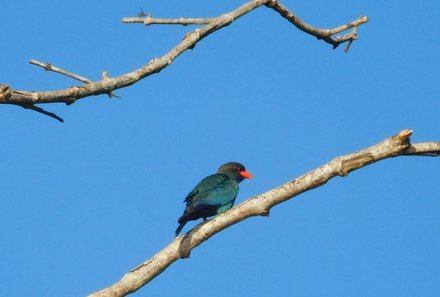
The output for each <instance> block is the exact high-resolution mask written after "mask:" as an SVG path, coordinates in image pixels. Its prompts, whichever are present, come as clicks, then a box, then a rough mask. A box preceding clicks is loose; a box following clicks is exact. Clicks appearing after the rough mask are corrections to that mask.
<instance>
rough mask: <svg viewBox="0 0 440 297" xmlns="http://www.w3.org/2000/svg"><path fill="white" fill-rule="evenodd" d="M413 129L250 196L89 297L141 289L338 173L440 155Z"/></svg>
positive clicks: (109, 296)
mask: <svg viewBox="0 0 440 297" xmlns="http://www.w3.org/2000/svg"><path fill="white" fill-rule="evenodd" d="M411 134H412V131H411V130H403V131H402V132H400V133H398V134H397V135H394V136H392V137H390V138H387V139H385V140H383V141H381V142H379V143H378V144H375V145H373V146H371V147H368V148H365V149H363V150H360V151H357V152H354V153H351V154H348V155H344V156H340V157H337V158H335V159H333V160H332V161H330V162H328V163H326V164H324V165H322V166H321V167H319V168H316V169H314V170H312V171H310V172H308V173H306V174H304V175H302V176H300V177H298V178H296V179H294V180H292V181H289V182H287V183H285V184H283V185H281V186H279V187H276V188H274V189H272V190H269V191H267V192H266V193H263V194H260V195H258V196H255V197H253V198H251V199H248V200H246V201H244V202H243V203H241V204H240V205H238V206H237V207H234V208H232V209H230V210H228V211H226V212H224V213H222V214H219V215H218V216H216V217H215V218H213V219H212V220H209V221H207V222H205V223H202V224H200V225H198V226H196V227H195V228H194V229H193V230H191V231H189V232H188V233H186V234H185V235H184V236H179V237H177V238H176V239H174V240H173V241H172V242H171V243H170V244H169V245H168V246H167V247H165V248H164V249H163V250H161V251H159V252H158V253H157V254H156V255H154V256H153V257H151V258H150V259H149V260H147V261H145V262H144V263H142V264H141V265H139V266H138V267H136V268H135V269H133V270H132V271H130V272H128V273H127V274H126V275H125V276H124V277H123V278H122V279H121V280H120V281H118V282H116V283H115V284H114V285H112V286H110V287H108V288H105V289H103V290H101V291H98V292H95V293H93V294H91V295H89V297H104V296H105V297H121V296H126V295H128V294H130V293H133V292H135V291H137V290H139V289H140V288H141V287H142V286H144V285H146V284H147V283H148V282H150V281H151V280H152V279H154V278H155V277H156V276H157V275H159V274H160V273H162V272H163V271H164V270H165V269H166V268H167V267H168V266H170V265H171V264H172V263H173V262H175V261H176V260H178V259H180V258H187V257H189V254H190V252H191V250H192V249H194V248H195V247H197V246H198V245H200V244H202V243H203V242H204V241H206V240H208V239H209V238H210V237H211V236H213V235H214V234H216V233H218V232H220V231H222V230H224V229H226V228H227V227H229V226H231V225H234V224H237V223H239V222H241V221H243V220H245V219H248V218H250V217H253V216H268V215H269V211H270V209H271V208H272V207H274V206H275V205H278V204H280V203H283V202H285V201H287V200H289V199H292V198H294V197H296V196H298V195H299V194H301V193H304V192H306V191H309V190H312V189H314V188H317V187H320V186H322V185H324V184H326V183H327V182H328V181H329V180H331V179H332V178H333V177H335V176H347V175H348V174H349V173H350V172H351V171H354V170H357V169H360V168H362V167H365V166H367V165H369V164H372V163H375V162H378V161H381V160H384V159H388V158H393V157H398V156H403V155H409V156H411V155H424V154H429V155H431V156H434V155H435V156H438V155H440V142H428V143H415V144H411V143H410V136H411Z"/></svg>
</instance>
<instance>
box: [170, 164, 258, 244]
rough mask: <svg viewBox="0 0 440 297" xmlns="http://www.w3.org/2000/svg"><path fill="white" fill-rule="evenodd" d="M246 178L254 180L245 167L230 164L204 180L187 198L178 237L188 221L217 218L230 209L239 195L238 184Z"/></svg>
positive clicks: (180, 220)
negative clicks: (217, 215) (216, 216)
mask: <svg viewBox="0 0 440 297" xmlns="http://www.w3.org/2000/svg"><path fill="white" fill-rule="evenodd" d="M245 178H252V174H251V173H250V172H249V171H246V169H245V168H244V166H243V165H241V164H240V163H237V162H229V163H226V164H223V165H222V166H220V168H219V169H218V171H217V173H216V174H213V175H210V176H208V177H205V178H204V179H202V181H201V182H199V183H198V184H197V186H195V188H194V189H193V190H192V191H191V192H190V193H189V194H188V195H187V196H186V198H185V201H184V202H185V203H186V208H185V211H184V212H183V215H182V216H181V217H180V218H179V220H178V222H179V227H177V230H176V236H177V235H179V233H180V231H182V228H183V226H185V224H186V223H187V222H188V221H194V220H197V219H200V218H203V220H204V221H205V220H206V218H208V217H212V216H215V215H216V214H219V213H221V212H224V211H227V210H228V209H230V208H231V207H232V206H233V205H234V202H235V197H237V193H238V184H239V183H240V182H241V181H242V180H243V179H245Z"/></svg>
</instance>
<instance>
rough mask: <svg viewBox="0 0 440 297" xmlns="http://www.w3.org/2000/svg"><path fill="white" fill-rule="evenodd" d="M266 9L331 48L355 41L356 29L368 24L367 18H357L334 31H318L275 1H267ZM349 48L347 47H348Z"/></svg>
mask: <svg viewBox="0 0 440 297" xmlns="http://www.w3.org/2000/svg"><path fill="white" fill-rule="evenodd" d="M266 6H267V7H271V8H273V9H274V10H275V11H277V12H278V13H279V14H280V15H281V16H282V17H284V18H286V19H287V20H288V21H289V22H291V23H292V24H293V25H295V27H297V28H298V29H300V30H301V31H304V32H306V33H308V34H310V35H313V36H316V37H317V38H318V39H322V40H324V41H325V42H327V43H330V44H332V45H333V48H334V49H335V48H337V47H338V46H339V45H340V44H341V43H344V42H347V41H348V42H350V44H351V43H352V42H353V41H354V40H356V39H357V27H359V26H360V25H362V24H365V23H366V22H368V17H367V16H362V17H359V18H358V19H357V20H355V21H353V22H351V23H348V24H345V25H342V26H339V27H336V28H334V29H319V28H315V27H313V26H311V25H309V24H307V23H306V22H304V21H303V20H301V19H300V18H299V17H297V16H296V15H295V14H294V13H293V12H291V11H290V10H289V9H288V8H287V7H285V6H284V5H282V4H281V3H279V2H278V1H276V0H273V1H269V2H268V3H267V4H266ZM351 28H354V29H355V30H353V31H352V32H351V33H349V34H345V35H344V36H336V37H332V36H333V35H335V34H338V33H341V32H343V31H345V30H348V29H351ZM348 48H349V46H348ZM348 48H346V51H348Z"/></svg>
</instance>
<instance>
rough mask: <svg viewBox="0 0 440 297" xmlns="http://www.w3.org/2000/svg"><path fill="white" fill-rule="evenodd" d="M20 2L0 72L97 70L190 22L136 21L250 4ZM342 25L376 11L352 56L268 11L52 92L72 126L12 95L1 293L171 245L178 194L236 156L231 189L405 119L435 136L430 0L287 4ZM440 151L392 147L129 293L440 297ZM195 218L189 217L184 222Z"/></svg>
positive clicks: (120, 267)
mask: <svg viewBox="0 0 440 297" xmlns="http://www.w3.org/2000/svg"><path fill="white" fill-rule="evenodd" d="M200 2H201V1H185V2H182V1H178V0H176V1H146V2H143V1H114V2H112V3H111V4H110V3H104V2H101V1H57V2H56V3H53V2H52V1H45V0H43V1H38V2H35V1H27V0H25V1H9V2H8V3H4V4H2V10H1V11H0V16H1V17H0V22H1V28H2V32H3V37H2V40H3V41H2V47H1V50H0V51H1V53H2V54H1V56H2V58H3V59H2V67H0V83H6V84H10V85H11V87H12V88H13V89H17V90H55V89H61V88H66V87H68V86H72V85H76V84H77V82H76V81H73V80H71V79H68V78H65V77H61V76H60V75H57V74H54V73H50V72H44V71H43V70H42V69H40V68H38V67H35V66H32V65H29V64H28V63H27V61H28V59H30V58H33V59H37V60H41V61H48V62H51V63H53V64H54V65H56V66H59V67H61V68H64V69H67V70H69V71H72V72H75V73H78V74H80V75H82V76H86V77H88V78H90V79H92V80H97V79H99V78H100V75H101V72H102V71H108V72H109V75H110V76H117V75H120V74H123V73H126V72H130V71H132V70H134V69H136V68H138V67H140V66H142V65H144V64H146V63H147V62H148V61H150V60H151V59H153V58H155V57H158V56H161V55H163V54H165V53H166V52H167V51H168V50H170V49H171V48H172V47H173V46H175V45H176V44H177V43H178V42H179V41H180V40H181V39H182V38H183V36H184V35H185V34H186V33H187V32H189V31H190V30H193V29H195V27H191V26H188V27H178V26H163V27H161V26H152V27H143V26H141V25H125V24H122V23H121V21H120V20H121V19H122V18H123V17H128V16H136V15H137V13H138V12H139V7H142V8H143V10H144V11H145V12H151V13H152V14H153V15H154V16H156V17H185V16H187V17H203V16H206V17H208V16H216V15H219V14H222V13H224V12H226V11H229V10H231V9H234V8H236V7H238V6H239V5H240V4H242V3H245V1H235V0H234V1H228V3H227V4H225V3H223V2H220V1H214V3H211V2H204V3H200ZM282 3H283V4H284V5H286V6H287V7H289V8H291V9H292V10H293V11H294V12H296V13H297V14H298V15H299V16H300V17H301V18H303V19H304V20H305V21H307V22H309V23H311V24H313V25H315V26H318V27H335V26H338V25H341V24H343V23H345V22H349V21H352V20H354V19H355V18H357V17H358V16H360V15H368V16H369V17H370V22H369V23H368V24H366V25H364V26H362V27H361V28H360V30H359V33H360V40H359V41H357V42H356V43H354V44H353V46H352V48H351V49H350V52H349V53H348V54H346V53H344V52H343V50H342V48H340V49H337V50H332V49H331V46H330V45H328V44H325V43H323V42H320V41H318V40H316V39H315V38H313V37H311V36H309V35H306V34H304V33H302V32H300V31H298V30H297V29H295V28H294V27H293V26H292V25H290V24H289V23H288V22H287V21H286V20H284V19H282V18H280V17H279V16H278V15H277V14H276V13H275V12H273V11H271V10H269V9H266V8H264V7H263V8H260V9H258V10H256V11H253V12H252V13H250V14H249V15H247V16H245V17H243V18H242V19H240V20H238V21H236V22H235V23H233V24H232V25H230V26H229V27H227V28H224V29H223V30H221V31H218V32H216V33H214V34H212V35H211V36H209V37H208V38H206V39H204V40H203V41H202V42H201V43H199V44H198V45H197V46H196V47H195V49H194V50H192V51H189V52H186V53H184V54H183V55H182V56H180V57H179V58H178V59H177V60H176V61H175V62H174V63H173V64H172V65H171V66H169V67H168V68H166V69H165V70H163V71H162V72H160V73H159V74H156V75H154V76H151V77H149V78H147V79H145V80H143V81H141V82H139V83H138V84H136V85H133V86H131V87H129V88H125V89H121V90H117V91H116V92H115V93H116V94H118V95H119V96H122V97H123V99H109V98H108V97H106V96H98V97H92V98H87V99H84V100H80V101H78V102H77V103H75V104H73V105H71V106H65V105H63V104H51V105H45V106H43V107H44V108H46V109H48V110H50V111H53V112H56V113H57V114H58V115H59V116H61V117H63V118H64V120H65V123H64V124H60V123H58V122H57V121H55V120H53V119H50V118H48V117H45V116H42V115H40V114H38V113H35V112H33V111H29V110H24V109H22V108H19V107H15V106H7V105H3V106H0V114H1V119H2V121H1V123H2V126H3V131H2V157H1V166H0V175H1V176H2V178H1V179H0V186H1V189H2V195H1V197H2V198H1V199H2V200H1V201H2V207H1V208H0V243H1V246H2V247H1V253H0V262H1V263H2V265H1V268H0V279H1V280H2V285H1V286H0V296H9V297H16V296H17V297H21V296H45V297H51V296H66V297H69V296H84V295H87V294H89V293H91V292H94V291H96V290H99V289H101V288H103V287H105V286H107V285H109V284H111V283H113V282H115V281H116V280H118V279H120V278H121V277H122V276H123V274H124V273H125V272H127V271H129V270H130V269H132V268H134V267H136V266H137V265H138V264H140V263H141V262H142V261H144V260H146V259H148V258H149V257H150V256H152V255H153V254H155V253H156V252H157V251H159V250H161V249H162V248H163V247H165V246H166V245H167V244H168V243H169V242H170V241H171V240H173V234H174V230H175V228H176V227H177V218H178V217H179V216H180V215H181V213H182V211H183V208H184V204H183V203H182V202H183V199H184V198H185V196H186V194H187V193H188V192H189V191H190V190H191V189H192V187H193V186H194V185H195V184H196V183H197V182H198V181H199V180H200V179H201V178H203V177H204V176H206V175H208V174H211V173H213V172H215V171H216V169H217V168H218V166H219V165H221V164H222V163H224V162H227V161H240V162H242V163H243V164H245V165H246V167H247V169H248V170H249V171H251V172H252V173H253V175H254V178H253V179H252V180H246V181H244V182H243V183H242V184H241V190H240V193H239V196H238V202H241V201H243V200H245V199H247V198H250V197H252V196H253V195H257V194H260V193H262V192H264V191H266V190H268V189H271V188H273V187H275V186H278V185H280V184H282V183H284V182H286V181H288V180H291V179H293V178H295V177H297V176H299V175H301V174H303V173H305V172H307V171H309V170H312V169H314V168H316V167H318V166H320V165H322V164H323V163H325V162H327V161H329V160H331V159H332V158H334V157H336V156H338V155H343V154H346V153H350V152H353V151H356V150H358V149H362V148H365V147H367V146H370V145H372V144H375V143H377V142H378V141H380V140H382V139H384V138H386V137H389V136H391V135H394V134H395V133H397V132H399V131H400V130H402V129H413V130H414V135H413V137H412V140H413V141H414V142H422V141H439V140H440V132H439V129H438V123H439V116H438V111H439V109H440V100H439V99H440V98H439V97H440V93H439V88H438V86H439V75H438V71H439V69H440V61H439V58H438V53H439V52H440V43H439V41H438V38H437V34H436V28H438V27H439V19H440V4H439V3H438V1H433V0H428V1H422V2H418V3H417V5H415V4H414V2H413V1H411V2H410V1H387V2H378V1H376V2H374V1H373V2H371V1H370V2H366V1H331V2H325V3H323V1H301V2H297V1H289V0H286V1H283V2H282ZM439 165H440V159H435V158H427V157H425V158H421V157H419V158H415V157H400V158H396V159H391V160H386V161H384V162H380V163H377V164H374V165H371V166H368V167H366V168H364V169H362V170H360V171H356V172H353V173H352V174H350V175H349V176H348V177H346V178H335V179H334V180H332V181H331V182H329V183H328V184H327V185H325V186H324V187H322V188H319V189H316V190H314V191H311V192H308V193H305V194H303V195H301V196H299V197H297V198H295V199H294V200H291V201H288V202H287V203H284V204H282V205H279V206H277V207H275V208H274V209H272V211H271V216H270V217H269V218H251V219H249V220H247V221H244V222H242V223H240V224H238V225H235V226H233V227H231V228H229V229H227V230H225V231H224V232H222V233H220V234H217V235H216V236H214V237H213V238H211V239H210V240H209V241H208V242H205V243H204V244H203V245H202V246H200V247H198V248H197V249H195V250H194V251H193V252H192V255H191V258H190V259H188V260H180V261H177V262H176V263H174V265H172V266H171V267H170V268H169V269H168V270H166V271H165V272H164V273H163V274H161V275H160V276H159V277H157V278H156V279H155V280H154V281H152V282H151V283H150V284H149V285H147V286H146V287H145V288H143V289H142V290H140V291H139V292H137V293H135V294H134V296H176V295H178V294H179V295H181V294H188V295H191V296H193V297H197V296H206V295H209V296H212V297H216V296H232V297H233V296H270V295H273V293H274V292H276V294H277V295H279V296H307V297H314V296H324V295H325V296H338V297H341V296H357V297H363V296H435V295H436V292H439V291H440V278H439V275H440V268H439V267H440V254H439V251H440V218H439V215H438V214H439V212H440V202H439V199H438V193H439V192H440V185H439V181H438V168H439ZM193 226H195V223H194V222H192V223H190V224H188V226H186V227H185V229H184V231H187V230H188V228H190V227H193Z"/></svg>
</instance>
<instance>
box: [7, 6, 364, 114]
mask: <svg viewBox="0 0 440 297" xmlns="http://www.w3.org/2000/svg"><path fill="white" fill-rule="evenodd" d="M263 5H266V6H268V7H270V8H272V9H274V10H275V11H277V12H278V13H279V14H280V15H281V16H282V17H284V18H286V19H288V20H289V21H290V22H291V23H292V24H294V25H295V26H296V27H297V28H299V29H301V30H303V31H304V32H306V33H308V34H311V35H313V36H316V37H317V38H319V39H323V40H324V41H326V42H328V43H330V44H332V45H333V46H334V47H336V46H337V45H339V44H340V43H343V42H349V44H351V42H353V41H354V40H355V39H356V38H357V34H356V31H353V32H351V33H348V34H346V35H344V36H336V37H332V35H334V34H338V33H340V32H342V31H344V30H347V29H350V28H355V29H356V28H357V27H358V26H360V25H362V24H364V23H365V22H367V21H368V18H367V17H362V18H359V19H358V20H356V21H354V22H351V23H349V24H346V25H343V26H340V27H337V28H334V29H317V28H314V27H312V26H311V25H309V24H306V23H305V22H303V21H302V20H301V19H299V18H298V17H297V16H295V15H294V14H293V13H292V12H291V11H289V10H288V9H287V8H286V7H285V6H283V5H281V4H280V3H279V2H278V1H274V0H252V1H249V2H248V3H246V4H244V5H242V6H241V7H239V8H237V9H235V10H233V11H231V12H229V13H225V14H222V15H220V16H218V17H215V18H202V19H200V18H198V19H182V18H179V19H154V18H152V17H151V16H146V17H142V18H125V19H123V21H124V22H142V23H144V24H152V23H156V24H159V23H160V24H182V25H188V24H205V26H203V27H201V28H199V29H196V30H194V31H192V32H189V33H188V34H186V36H185V37H184V38H183V40H182V41H181V42H180V43H179V44H178V45H177V46H176V47H174V48H173V49H171V50H170V51H169V52H168V53H167V54H165V55H164V56H162V57H159V58H155V59H153V60H151V61H150V62H149V63H148V64H146V65H144V66H142V67H140V68H138V69H136V70H134V71H132V72H129V73H126V74H122V75H120V76H117V77H103V78H102V79H101V80H99V81H91V80H89V79H87V78H84V77H81V76H79V75H76V74H73V73H70V72H67V71H63V70H61V69H60V68H56V67H54V66H52V65H50V64H48V63H46V64H44V63H41V62H39V63H40V66H42V67H44V68H45V69H46V70H52V71H56V72H57V73H60V74H64V75H68V76H70V77H72V78H75V79H79V80H80V81H82V82H84V84H82V85H77V86H72V87H69V88H67V89H63V90H54V91H19V90H13V89H12V88H11V87H10V86H7V89H8V90H9V93H8V96H1V95H2V94H0V104H2V103H3V104H14V105H19V106H34V105H35V104H42V103H55V102H61V103H66V104H68V105H69V104H72V103H74V102H76V101H77V100H79V99H82V98H86V97H90V96H95V95H102V94H109V95H111V94H112V91H114V90H116V89H120V88H124V87H127V86H130V85H132V84H134V83H136V82H138V81H139V80H141V79H144V78H146V77H148V76H150V75H152V74H155V73H158V72H160V71H162V69H164V68H165V67H167V66H169V65H170V64H171V63H172V62H173V61H174V59H176V58H177V57H178V56H179V55H181V54H182V53H183V52H185V51H186V50H188V49H193V48H194V46H195V45H196V44H197V43H198V42H199V41H200V40H202V39H203V38H205V37H206V36H208V35H210V34H211V33H213V32H215V31H217V30H219V29H221V28H224V27H226V26H228V25H230V24H231V23H232V22H234V21H235V20H237V19H238V18H240V17H242V16H243V15H245V14H247V13H249V12H250V11H252V10H254V9H256V8H258V7H260V6H263ZM32 61H34V60H32ZM34 64H35V63H34Z"/></svg>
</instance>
